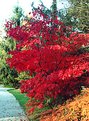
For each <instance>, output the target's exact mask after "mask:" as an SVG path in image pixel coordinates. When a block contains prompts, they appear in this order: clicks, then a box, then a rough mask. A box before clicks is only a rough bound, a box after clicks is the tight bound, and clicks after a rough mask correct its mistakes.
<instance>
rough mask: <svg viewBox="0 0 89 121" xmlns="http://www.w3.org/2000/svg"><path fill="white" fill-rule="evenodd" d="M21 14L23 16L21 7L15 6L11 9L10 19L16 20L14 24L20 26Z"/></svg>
mask: <svg viewBox="0 0 89 121" xmlns="http://www.w3.org/2000/svg"><path fill="white" fill-rule="evenodd" d="M23 16H24V15H23V9H22V8H21V7H19V6H16V7H15V8H14V10H13V16H12V18H11V20H13V21H14V22H16V26H20V25H21V18H22V17H23Z"/></svg>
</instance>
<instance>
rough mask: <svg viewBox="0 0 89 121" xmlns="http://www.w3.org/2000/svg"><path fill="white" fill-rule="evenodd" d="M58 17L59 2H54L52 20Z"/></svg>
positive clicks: (55, 0)
mask: <svg viewBox="0 0 89 121" xmlns="http://www.w3.org/2000/svg"><path fill="white" fill-rule="evenodd" d="M56 16H57V0H53V3H52V18H53V19H55V18H56Z"/></svg>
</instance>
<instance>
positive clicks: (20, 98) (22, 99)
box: [9, 89, 29, 111]
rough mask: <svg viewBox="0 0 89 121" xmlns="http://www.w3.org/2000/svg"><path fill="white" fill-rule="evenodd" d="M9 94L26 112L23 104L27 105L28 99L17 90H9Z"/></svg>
mask: <svg viewBox="0 0 89 121" xmlns="http://www.w3.org/2000/svg"><path fill="white" fill-rule="evenodd" d="M9 92H10V93H12V94H13V95H14V96H15V98H16V99H17V100H18V102H19V104H20V105H21V107H22V108H23V109H24V110H25V111H26V107H25V104H26V103H27V101H28V100H29V98H28V97H27V96H26V95H25V94H22V93H21V92H20V91H19V90H17V89H11V90H9Z"/></svg>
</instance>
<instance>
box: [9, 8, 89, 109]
mask: <svg viewBox="0 0 89 121" xmlns="http://www.w3.org/2000/svg"><path fill="white" fill-rule="evenodd" d="M40 13H41V14H40ZM38 14H39V15H38ZM33 15H34V17H33V19H32V20H31V21H30V22H29V23H28V24H27V25H25V26H21V27H15V28H14V27H13V25H11V24H8V26H7V27H8V32H7V34H8V36H10V37H12V38H14V39H16V41H17V49H16V50H15V51H13V52H10V54H12V58H9V59H8V60H7V62H8V64H9V65H10V67H11V68H13V67H14V68H15V69H16V70H17V71H18V72H22V71H29V72H30V75H31V76H32V78H31V79H29V80H23V81H21V91H22V92H26V93H27V95H28V96H29V97H30V98H34V99H36V100H39V101H40V102H43V101H44V100H46V99H48V98H54V99H56V98H57V96H58V95H59V94H61V95H62V96H71V95H75V94H78V91H79V89H80V87H81V86H82V85H85V86H86V85H87V84H88V81H87V76H88V74H87V73H88V72H89V53H81V54H78V49H80V48H81V47H82V46H86V45H87V43H88V41H89V38H87V37H86V36H85V35H84V34H79V33H77V32H70V31H69V33H70V34H69V36H67V33H68V30H67V29H66V26H65V25H64V24H63V23H62V22H60V21H59V20H58V19H56V20H52V18H48V17H47V16H46V15H45V14H42V12H40V9H39V11H38V13H37V11H36V13H34V14H33ZM37 15H38V16H39V18H37ZM9 27H10V28H9ZM67 28H68V27H67ZM69 30H70V29H69ZM39 107H42V105H39Z"/></svg>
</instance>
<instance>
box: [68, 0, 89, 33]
mask: <svg viewBox="0 0 89 121" xmlns="http://www.w3.org/2000/svg"><path fill="white" fill-rule="evenodd" d="M68 1H69V3H70V7H69V8H68V16H70V18H71V20H74V21H75V25H74V26H75V28H78V29H79V30H81V31H82V32H89V0H68Z"/></svg>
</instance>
